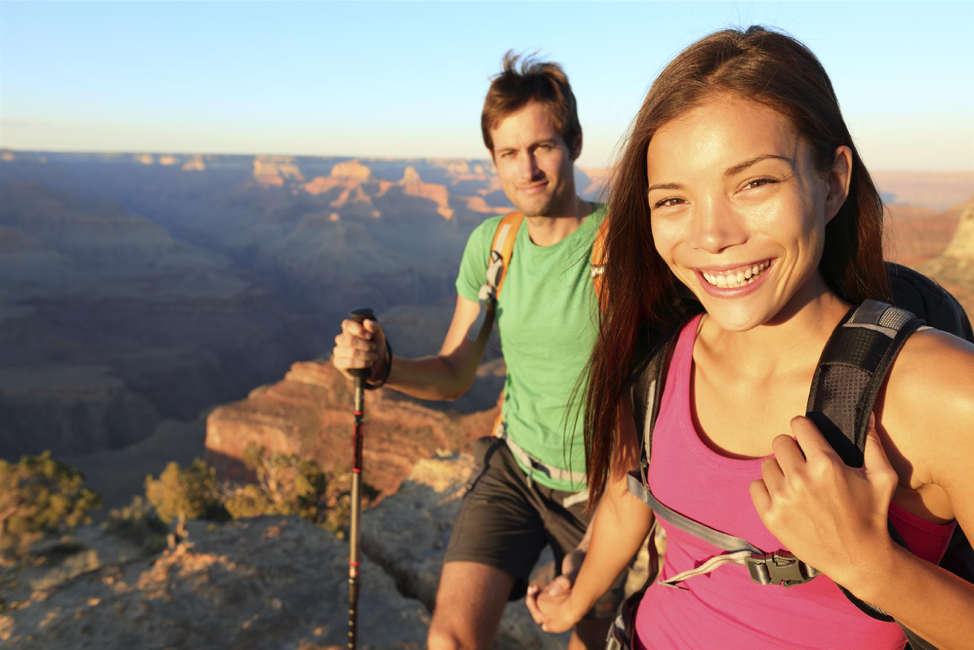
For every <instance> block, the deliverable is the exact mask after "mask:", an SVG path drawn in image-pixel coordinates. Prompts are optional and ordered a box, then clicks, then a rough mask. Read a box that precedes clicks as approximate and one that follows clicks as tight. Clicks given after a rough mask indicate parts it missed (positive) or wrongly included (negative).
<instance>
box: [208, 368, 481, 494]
mask: <svg viewBox="0 0 974 650" xmlns="http://www.w3.org/2000/svg"><path fill="white" fill-rule="evenodd" d="M495 416H496V409H494V410H491V411H483V412H481V413H475V414H473V415H468V416H457V415H452V414H445V413H440V412H438V411H433V410H430V409H427V408H425V407H422V406H419V405H417V404H414V403H412V402H409V401H405V400H402V399H401V398H398V397H397V396H396V395H395V393H392V392H387V391H385V390H378V391H370V392H369V393H368V394H367V395H366V431H365V451H364V456H365V457H364V467H365V478H366V481H367V482H368V483H369V484H371V485H373V486H374V487H376V488H377V489H379V490H380V491H381V492H382V494H383V495H389V494H392V493H394V492H395V491H396V490H397V489H398V488H399V484H400V483H401V482H402V480H403V479H404V478H405V477H406V476H407V475H408V474H409V472H410V470H411V469H412V467H413V464H414V463H415V462H416V461H417V460H418V459H420V458H426V457H428V456H430V455H432V454H433V453H434V452H435V451H436V450H437V449H448V450H459V449H463V448H465V447H466V445H467V443H468V442H469V441H470V440H472V439H475V438H478V437H480V436H483V435H486V434H487V433H488V432H489V430H490V425H491V423H492V422H493V418H494V417H495ZM352 425H353V418H352V386H351V383H350V382H348V381H347V380H346V379H345V378H344V377H343V376H342V375H341V374H340V373H339V372H338V371H337V370H335V368H334V367H333V366H332V365H331V364H330V363H325V362H321V363H319V362H299V363H295V364H294V365H293V366H292V367H291V370H290V372H288V373H287V375H286V376H285V378H284V380H283V381H280V382H278V383H277V384H274V385H272V386H264V387H261V388H258V389H255V390H254V391H252V392H251V394H250V396H249V397H248V398H247V399H246V400H243V401H240V402H235V403H232V404H228V405H225V406H221V407H219V408H217V409H216V410H214V411H213V412H212V413H211V414H210V415H209V417H208V418H207V421H206V459H207V462H209V463H211V464H212V465H213V466H214V467H216V468H217V471H218V472H219V473H220V474H221V475H222V476H224V477H227V478H233V477H236V478H246V473H245V472H243V471H242V463H241V459H242V458H243V455H244V452H245V450H246V449H247V446H248V445H249V444H250V443H254V444H258V445H262V446H263V447H265V448H266V449H267V450H268V451H281V452H285V453H291V454H298V455H300V456H301V457H303V458H307V459H310V460H314V461H315V462H317V463H318V464H319V465H321V466H322V467H323V468H324V469H325V470H327V471H336V470H337V471H347V470H348V468H349V466H350V464H351V454H352V442H351V441H352Z"/></svg>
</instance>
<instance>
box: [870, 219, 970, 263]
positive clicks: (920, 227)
mask: <svg viewBox="0 0 974 650" xmlns="http://www.w3.org/2000/svg"><path fill="white" fill-rule="evenodd" d="M959 218H960V207H954V208H951V209H950V210H947V211H945V212H938V211H936V210H931V209H930V208H921V207H917V206H913V205H890V206H887V207H886V223H885V224H884V227H885V228H886V241H885V242H884V248H885V257H886V259H888V260H892V261H894V262H899V263H900V264H906V265H907V266H915V265H917V264H920V263H921V262H924V261H926V260H929V259H933V258H934V257H936V256H938V255H940V254H941V253H942V252H943V251H944V249H945V248H947V244H948V243H949V242H950V239H951V237H952V236H953V234H954V230H955V229H956V228H957V220H958V219H959Z"/></svg>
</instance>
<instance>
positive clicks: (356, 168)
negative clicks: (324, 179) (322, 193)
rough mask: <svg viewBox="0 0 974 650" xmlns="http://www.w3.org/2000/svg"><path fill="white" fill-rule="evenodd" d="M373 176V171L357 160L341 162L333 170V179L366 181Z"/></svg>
mask: <svg viewBox="0 0 974 650" xmlns="http://www.w3.org/2000/svg"><path fill="white" fill-rule="evenodd" d="M371 176H372V170H371V169H369V168H368V167H366V166H365V165H363V164H362V163H360V162H359V161H357V160H350V161H348V162H340V163H338V164H336V165H335V166H334V167H332V168H331V177H332V178H341V179H346V180H357V181H366V180H369V179H370V177H371Z"/></svg>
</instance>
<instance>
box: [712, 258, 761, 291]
mask: <svg viewBox="0 0 974 650" xmlns="http://www.w3.org/2000/svg"><path fill="white" fill-rule="evenodd" d="M770 266H771V260H764V261H763V262H758V263H757V264H751V265H748V266H739V267H736V268H731V269H726V270H723V271H704V270H700V275H702V276H703V279H704V280H706V281H707V283H708V284H710V285H711V286H714V287H717V288H719V289H736V288H738V287H744V286H747V285H749V284H751V283H752V282H754V281H756V280H757V279H758V278H759V277H761V274H763V273H764V272H765V271H767V270H768V267H770Z"/></svg>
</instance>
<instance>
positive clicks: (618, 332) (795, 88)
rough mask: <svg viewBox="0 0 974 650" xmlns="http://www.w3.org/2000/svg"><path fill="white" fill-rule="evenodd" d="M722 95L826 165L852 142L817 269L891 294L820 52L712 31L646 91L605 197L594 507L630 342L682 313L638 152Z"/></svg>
mask: <svg viewBox="0 0 974 650" xmlns="http://www.w3.org/2000/svg"><path fill="white" fill-rule="evenodd" d="M727 93H729V94H734V95H738V96H740V97H743V98H746V99H750V100H752V101H756V102H759V103H761V104H764V105H766V106H768V107H770V108H772V109H774V110H775V111H777V112H778V113H780V114H781V115H784V116H786V117H787V118H788V119H789V120H790V121H791V123H792V125H793V126H794V128H795V129H796V130H797V132H798V133H799V135H800V136H801V137H803V138H804V139H805V140H806V142H807V143H808V144H809V145H810V149H811V151H812V156H813V159H814V163H815V166H816V168H817V169H819V170H820V171H822V172H825V171H826V170H828V169H830V168H831V166H832V163H833V162H834V155H835V150H836V148H838V147H840V146H842V145H845V146H848V147H850V148H851V149H852V179H851V184H850V189H849V196H848V198H847V199H846V201H845V203H844V204H843V206H842V208H841V209H840V210H839V212H838V214H837V215H836V216H835V217H834V218H833V219H832V220H831V221H830V222H829V225H828V226H827V227H826V231H825V247H824V250H825V253H824V254H823V256H822V261H821V262H820V264H819V268H820V269H821V272H822V275H823V276H824V278H825V282H826V283H827V284H828V286H829V287H830V288H831V289H832V290H833V291H835V292H836V293H838V294H839V295H840V296H842V297H843V298H845V299H846V300H848V301H849V302H852V303H858V302H861V301H863V300H865V299H866V298H878V299H885V300H889V286H888V282H887V279H886V272H885V269H884V267H883V254H882V223H883V204H882V201H881V200H880V198H879V193H878V192H877V191H876V187H875V186H874V185H873V181H872V179H871V178H870V177H869V173H868V172H867V171H866V168H865V167H864V166H863V164H862V160H861V158H860V157H859V153H858V152H857V151H856V147H855V145H854V144H853V142H852V137H851V136H850V135H849V130H848V128H847V127H846V125H845V122H844V120H843V119H842V113H841V111H840V110H839V102H838V100H837V99H836V97H835V91H834V90H833V89H832V83H831V82H830V81H829V78H828V75H827V74H826V72H825V68H823V67H822V64H821V63H820V62H819V60H818V59H817V58H816V57H815V55H814V54H812V53H811V51H809V50H808V48H806V47H805V46H804V45H802V44H801V43H799V42H798V41H797V40H795V39H793V38H791V37H790V36H786V35H784V34H781V33H778V32H773V31H769V30H767V29H765V28H763V27H758V26H755V27H750V28H748V29H747V30H746V31H742V30H737V29H727V30H723V31H720V32H716V33H714V34H711V35H710V36H707V37H705V38H703V39H701V40H699V41H697V42H696V43H694V44H693V45H691V46H690V47H688V48H687V49H686V50H684V51H683V52H682V53H681V54H680V55H679V56H677V57H676V58H675V59H674V60H673V61H672V62H671V63H670V64H669V65H668V66H667V67H666V69H665V70H663V72H662V74H660V76H659V78H657V79H656V81H655V82H654V83H653V85H652V87H651V88H650V90H649V93H648V94H647V95H646V99H645V101H644V102H643V105H642V108H640V110H639V113H638V114H637V115H636V118H635V120H634V121H633V125H632V129H631V133H630V135H629V140H628V143H627V145H626V147H625V149H624V152H623V154H622V158H621V160H620V161H619V164H618V165H617V166H616V172H615V177H614V179H613V183H612V186H611V187H612V189H611V191H610V194H609V199H608V215H609V216H608V219H609V226H608V232H607V236H606V248H605V253H606V258H607V264H606V266H605V271H604V276H603V287H602V289H603V292H604V298H605V302H604V304H605V309H604V310H603V312H602V314H601V316H600V322H599V335H598V339H597V341H596V344H595V349H594V351H593V354H592V358H591V361H590V362H589V367H588V385H587V390H586V395H585V400H584V418H585V455H586V464H587V473H588V489H589V503H590V505H594V504H597V503H598V501H599V499H600V498H601V496H602V493H603V492H604V490H605V486H606V481H607V478H608V474H609V472H610V470H611V469H612V456H613V453H614V451H615V446H616V445H615V442H616V439H615V433H614V431H615V428H616V426H615V425H616V415H617V408H618V405H619V403H620V401H621V399H622V397H623V395H624V392H625V391H626V390H627V389H628V386H629V378H630V373H631V369H632V363H633V359H634V356H635V355H636V352H637V347H638V346H639V345H640V344H642V343H645V340H644V339H645V337H646V336H652V335H651V334H648V332H658V333H659V334H656V336H662V335H664V333H668V332H671V331H673V329H674V328H675V327H677V326H678V325H679V324H680V323H681V322H682V321H683V320H684V314H683V311H682V309H681V308H680V306H679V299H678V286H680V285H679V283H678V282H677V281H676V280H675V278H674V277H673V274H672V273H671V272H670V270H669V268H668V267H667V266H666V263H665V262H664V261H663V260H662V259H661V258H660V256H659V254H658V253H657V252H656V247H655V245H654V242H653V234H652V230H651V229H650V208H649V203H648V199H647V191H648V189H649V187H648V181H647V178H646V152H647V149H648V148H649V143H650V140H651V139H652V137H653V134H654V133H656V131H657V130H658V129H659V128H660V127H662V126H663V125H664V124H666V123H667V122H669V121H671V120H673V119H674V118H677V117H679V116H680V115H683V114H685V113H686V112H687V111H689V110H691V109H692V108H694V107H696V106H699V105H700V104H701V103H702V102H703V101H705V100H706V99H707V98H708V97H712V96H713V95H715V94H727Z"/></svg>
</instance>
